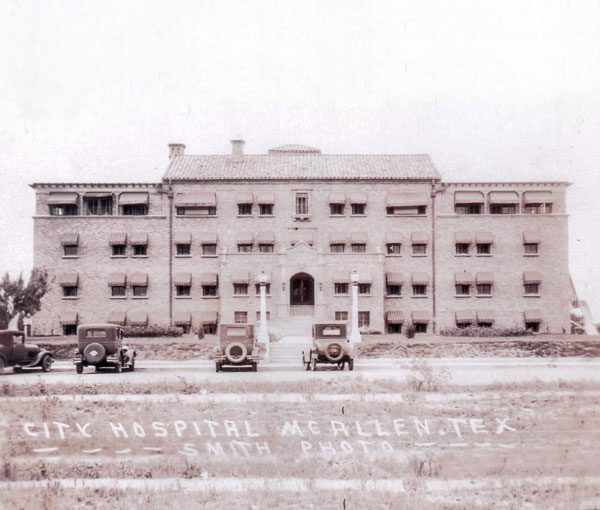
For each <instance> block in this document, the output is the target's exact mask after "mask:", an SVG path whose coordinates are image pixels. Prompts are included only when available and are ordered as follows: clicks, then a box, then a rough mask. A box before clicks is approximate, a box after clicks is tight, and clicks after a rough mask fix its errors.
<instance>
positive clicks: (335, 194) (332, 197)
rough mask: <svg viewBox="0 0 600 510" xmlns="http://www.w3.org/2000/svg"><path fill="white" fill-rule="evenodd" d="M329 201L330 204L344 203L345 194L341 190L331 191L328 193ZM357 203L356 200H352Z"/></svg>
mask: <svg viewBox="0 0 600 510" xmlns="http://www.w3.org/2000/svg"><path fill="white" fill-rule="evenodd" d="M329 203H330V204H345V203H346V194H345V193H344V192H343V191H332V192H331V193H329ZM354 203H357V202H354Z"/></svg>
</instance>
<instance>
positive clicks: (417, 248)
mask: <svg viewBox="0 0 600 510" xmlns="http://www.w3.org/2000/svg"><path fill="white" fill-rule="evenodd" d="M412 250H413V255H427V245H426V244H413V245H412Z"/></svg>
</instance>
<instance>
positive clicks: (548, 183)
mask: <svg viewBox="0 0 600 510" xmlns="http://www.w3.org/2000/svg"><path fill="white" fill-rule="evenodd" d="M443 184H444V185H445V186H447V187H449V188H492V187H493V188H499V187H502V188H509V187H524V186H527V187H531V186H540V187H548V186H550V187H561V188H567V187H569V186H571V183H570V182H566V181H505V182H492V181H490V182H444V183H443Z"/></svg>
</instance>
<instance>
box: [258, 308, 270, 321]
mask: <svg viewBox="0 0 600 510" xmlns="http://www.w3.org/2000/svg"><path fill="white" fill-rule="evenodd" d="M266 315H267V320H270V319H271V312H270V311H269V310H267V314H266ZM256 320H257V321H259V320H260V310H258V311H257V312H256Z"/></svg>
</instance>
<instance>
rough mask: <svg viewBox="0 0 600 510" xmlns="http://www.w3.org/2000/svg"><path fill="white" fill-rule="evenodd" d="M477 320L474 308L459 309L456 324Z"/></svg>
mask: <svg viewBox="0 0 600 510" xmlns="http://www.w3.org/2000/svg"><path fill="white" fill-rule="evenodd" d="M473 322H475V311H474V310H458V311H457V312H456V324H471V323H473Z"/></svg>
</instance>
